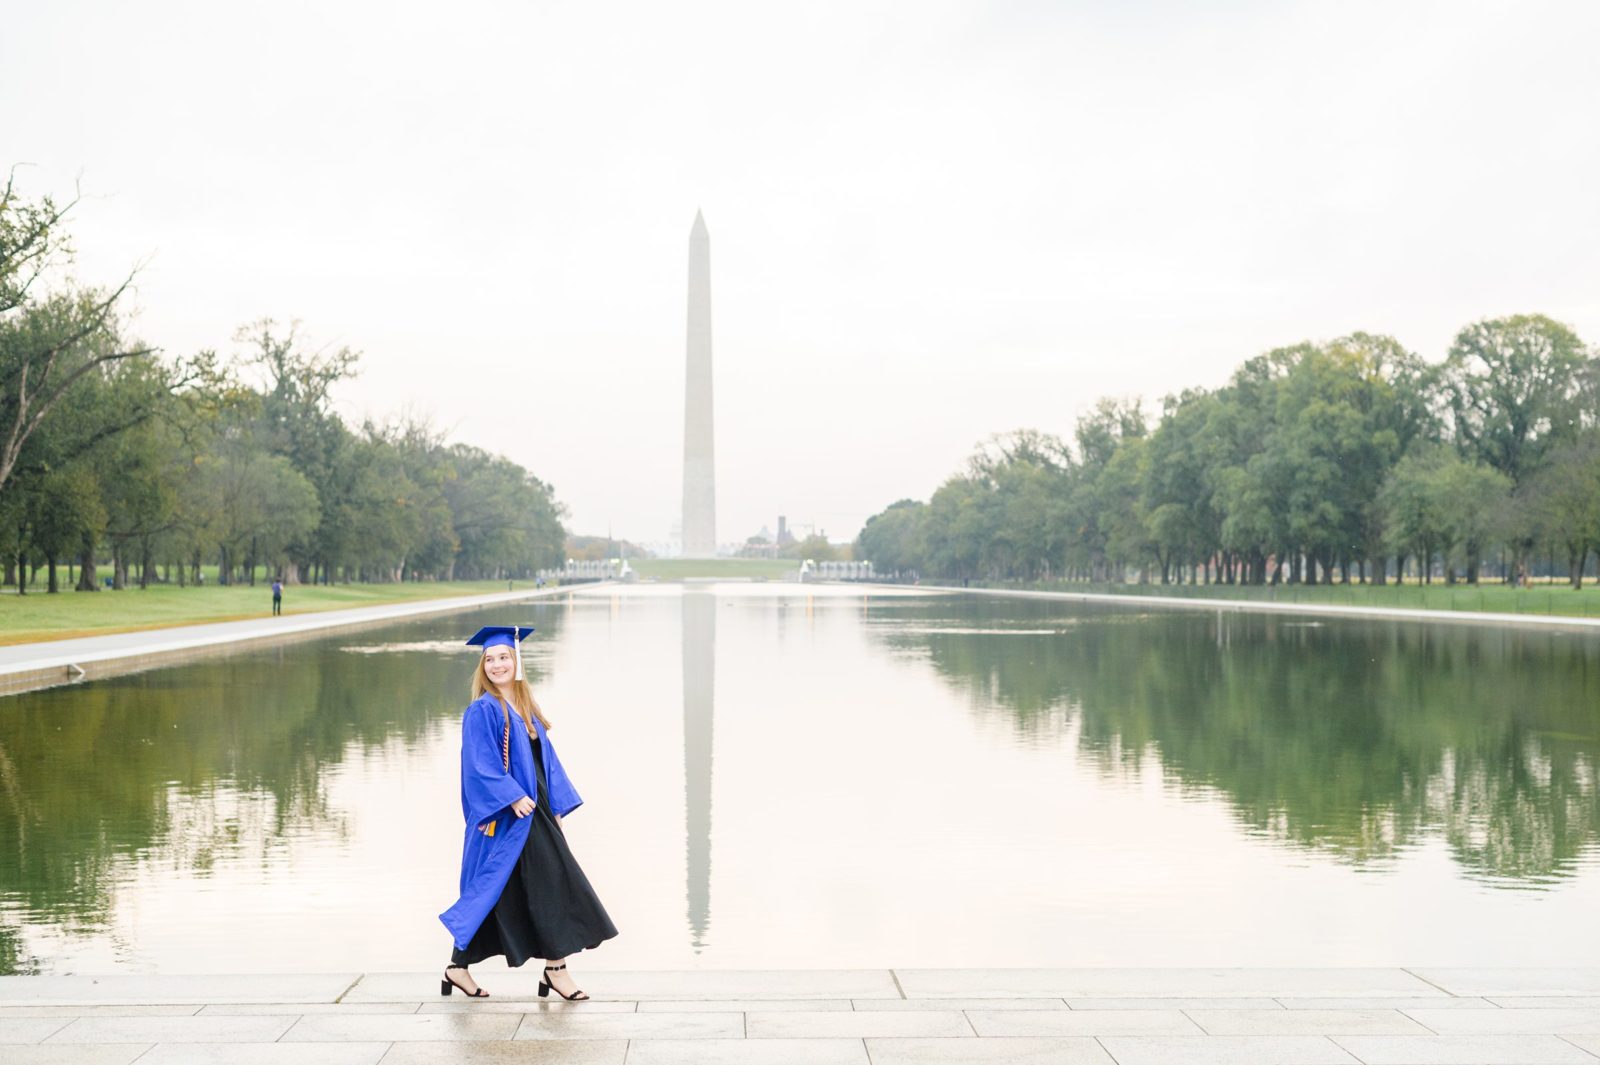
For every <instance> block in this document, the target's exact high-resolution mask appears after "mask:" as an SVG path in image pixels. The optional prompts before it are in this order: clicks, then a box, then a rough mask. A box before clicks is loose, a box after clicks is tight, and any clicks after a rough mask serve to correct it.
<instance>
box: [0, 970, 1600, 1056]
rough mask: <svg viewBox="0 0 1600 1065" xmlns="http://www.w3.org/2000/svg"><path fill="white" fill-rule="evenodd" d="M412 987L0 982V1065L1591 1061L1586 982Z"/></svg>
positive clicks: (664, 978)
mask: <svg viewBox="0 0 1600 1065" xmlns="http://www.w3.org/2000/svg"><path fill="white" fill-rule="evenodd" d="M482 977H483V982H484V984H485V985H486V986H487V987H489V988H491V989H492V990H493V991H494V993H495V994H494V997H492V998H489V999H486V1000H479V1001H473V1000H468V999H465V998H463V997H461V996H459V995H453V996H451V997H448V998H444V997H440V996H439V994H438V993H437V988H438V983H439V981H438V976H437V974H435V973H431V972H418V973H363V974H356V973H324V974H317V975H217V976H198V975H197V976H185V975H164V976H139V975H114V976H49V975H46V976H8V977H0V1060H4V1061H5V1062H6V1063H7V1065H43V1063H71V1065H131V1063H133V1062H135V1061H137V1062H138V1063H139V1065H180V1063H191V1062H196V1063H198V1062H228V1063H230V1065H273V1063H277V1062H283V1063H292V1065H371V1063H380V1062H381V1063H383V1065H396V1063H402V1062H417V1063H424V1062H425V1063H449V1062H551V1063H554V1062H562V1063H565V1065H947V1063H966V1062H1008V1063H1012V1062H1015V1063H1038V1065H1044V1063H1060V1065H1080V1063H1081V1065H1095V1063H1103V1065H1323V1063H1327V1065H1334V1063H1349V1065H1357V1063H1359V1065H1544V1063H1550V1065H1557V1063H1572V1065H1580V1063H1584V1062H1590V1063H1592V1062H1595V1061H1600V968H1585V969H1426V968H1416V969H1403V968H1392V969H1391V968H1349V969H1333V968H1330V969H1311V968H1305V969H1201V968H1195V969H892V970H891V969H875V970H839V971H827V970H789V971H745V972H739V971H720V972H718V971H690V972H664V971H663V972H604V971H599V970H596V971H591V972H587V973H584V974H582V980H583V983H584V985H585V987H586V989H587V990H589V992H590V993H591V994H592V995H593V996H594V999H593V1000H592V1001H589V1002H583V1003H567V1002H558V1001H550V1000H541V999H539V998H537V997H536V996H535V994H534V992H535V984H536V981H537V978H538V974H537V972H536V971H535V970H534V969H532V968H531V967H530V968H529V969H527V970H524V971H517V972H490V971H488V970H485V972H484V973H483V974H482Z"/></svg>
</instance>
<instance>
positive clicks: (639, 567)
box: [628, 558, 800, 581]
mask: <svg viewBox="0 0 1600 1065" xmlns="http://www.w3.org/2000/svg"><path fill="white" fill-rule="evenodd" d="M628 565H630V566H632V567H633V569H634V572H635V573H637V574H639V576H640V577H643V578H645V579H646V580H649V579H650V578H654V579H656V580H660V581H681V580H683V579H685V578H687V577H708V578H722V579H725V580H747V579H750V578H752V577H765V578H767V579H768V580H779V579H781V578H782V577H783V576H784V575H785V574H789V573H794V572H796V571H798V570H799V569H800V563H799V562H797V561H796V560H794V559H792V558H630V559H628Z"/></svg>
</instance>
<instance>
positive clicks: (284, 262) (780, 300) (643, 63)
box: [0, 0, 1600, 541]
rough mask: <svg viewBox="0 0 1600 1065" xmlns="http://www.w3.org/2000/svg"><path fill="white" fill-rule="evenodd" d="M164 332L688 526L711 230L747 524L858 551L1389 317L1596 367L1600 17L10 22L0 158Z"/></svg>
mask: <svg viewBox="0 0 1600 1065" xmlns="http://www.w3.org/2000/svg"><path fill="white" fill-rule="evenodd" d="M9 162H26V163H30V164H33V165H32V166H30V167H28V168H27V169H25V170H23V171H21V173H20V179H21V181H22V183H23V186H24V190H25V191H26V192H29V193H35V194H36V193H39V192H44V191H53V192H57V193H60V192H63V191H70V188H71V186H72V182H73V181H74V179H75V178H76V177H77V176H78V175H79V174H81V175H82V182H83V187H84V189H85V191H86V192H87V193H88V194H90V196H91V197H92V198H90V199H89V200H87V201H86V202H84V203H83V204H82V205H81V206H80V207H79V208H78V209H77V211H76V212H75V213H74V224H73V229H74V233H75V235H76V239H77V242H78V244H79V245H80V248H81V254H80V257H79V265H78V273H79V276H80V277H81V278H82V279H84V280H87V281H92V282H99V283H108V282H112V281H114V280H117V279H119V278H120V276H121V274H122V273H123V272H125V271H126V269H127V268H128V267H130V266H131V265H132V264H134V263H136V262H139V261H144V260H149V265H148V267H147V268H146V269H145V271H144V272H143V274H142V275H141V280H140V282H139V291H138V295H137V302H138V305H139V307H140V308H141V313H140V316H139V319H138V322H137V326H138V331H139V332H140V333H141V335H143V336H144V337H145V339H147V340H149V341H152V342H154V343H156V344H159V345H161V346H162V347H163V348H164V349H166V350H167V351H168V352H171V353H185V352H190V351H193V350H196V349H199V348H202V347H215V348H220V349H224V350H226V349H228V348H229V347H230V345H231V340H230V338H231V336H232V334H233V331H234V330H235V328H236V327H237V326H239V325H240V324H242V323H244V322H248V321H250V320H253V319H256V318H259V317H262V316H272V317H275V318H278V319H280V320H288V319H293V318H298V319H301V320H302V321H303V323H304V329H305V331H306V333H307V334H308V335H309V336H310V337H311V338H313V339H314V340H315V341H316V342H318V343H330V344H348V345H350V346H352V347H355V348H358V349H360V350H361V351H363V352H364V353H365V355H364V359H363V362H362V367H363V371H362V374H361V377H360V379H359V380H358V381H357V382H356V383H354V384H352V385H351V386H349V387H346V388H345V389H344V390H343V391H342V393H341V394H340V397H339V399H340V405H341V409H342V411H343V412H344V413H345V414H346V415H347V416H349V417H351V418H353V419H357V420H359V419H360V418H361V417H363V416H367V415H371V416H375V417H383V416H385V415H390V414H394V413H397V412H399V411H401V410H403V409H409V410H411V411H414V412H419V413H423V414H426V415H429V416H431V417H432V418H433V419H434V420H435V421H436V422H437V423H438V424H439V425H440V426H441V427H444V428H447V429H449V430H450V432H451V435H452V436H453V437H454V438H455V439H460V440H464V441H467V442H470V443H473V444H477V445H480V446H482V447H486V448H489V449H492V450H495V451H499V452H502V453H504V454H507V455H509V456H511V457H512V458H514V459H516V460H517V461H519V462H521V463H523V464H524V465H526V466H528V467H529V468H530V469H532V470H533V471H534V472H535V473H537V474H539V475H540V476H541V477H543V478H545V479H546V480H548V481H550V482H551V483H552V484H554V485H555V488H556V492H557V494H558V496H559V498H560V499H561V500H562V501H563V502H565V503H566V504H567V505H568V506H569V507H570V508H571V520H570V523H569V524H570V525H571V527H572V528H574V530H575V531H579V532H599V533H603V532H604V531H605V529H606V527H607V525H608V524H609V525H610V526H611V527H612V528H613V529H614V530H615V532H616V534H617V535H619V536H624V535H625V536H629V537H632V538H635V539H639V540H646V541H650V540H660V539H663V538H664V537H665V536H666V533H667V530H668V528H669V526H670V525H671V524H672V523H673V522H674V521H675V520H676V518H677V512H678V505H679V492H680V470H681V455H682V431H683V430H682V392H683V357H684V351H683V346H684V303H685V298H684V288H685V275H686V269H687V267H686V263H687V250H688V234H689V227H690V224H691V222H692V221H693V218H694V213H695V210H696V209H697V208H702V209H704V211H705V215H706V221H707V223H708V225H709V227H710V230H711V254H712V285H713V294H712V303H713V314H714V336H715V347H716V356H715V358H716V375H717V377H716V404H717V424H716V434H717V449H718V450H717V470H718V484H717V490H718V502H719V514H718V533H719V537H720V539H722V540H724V541H730V540H735V539H743V538H744V537H745V536H746V535H748V534H750V533H752V532H754V531H755V530H756V529H757V528H758V527H760V526H761V525H763V524H766V525H768V526H773V525H774V524H775V516H776V515H777V514H779V513H784V514H787V515H788V516H789V518H790V521H791V522H793V523H797V524H801V525H806V524H814V525H816V526H818V527H820V528H823V529H826V531H827V532H828V533H829V535H830V536H831V537H832V538H833V539H836V540H838V539H844V538H846V537H848V536H852V535H854V533H855V532H856V530H857V529H858V528H859V525H860V523H861V521H862V520H864V519H865V518H866V517H867V516H868V515H869V514H871V513H873V512H875V511H877V510H878V509H880V508H882V507H883V506H884V505H886V504H888V503H890V502H892V501H893V500H895V499H897V498H900V497H903V496H916V497H919V498H926V497H927V495H928V494H929V493H930V492H931V491H932V490H933V489H934V488H935V487H936V486H937V485H938V483H939V482H940V481H941V480H942V479H943V478H944V477H946V476H947V475H949V474H950V473H951V472H953V471H954V470H955V469H956V467H957V466H958V465H959V464H960V463H961V462H962V460H963V459H964V458H965V457H966V455H967V454H968V453H969V452H970V451H971V449H972V447H973V445H974V444H975V443H977V442H978V441H979V440H980V439H982V438H983V437H985V436H987V435H988V434H990V433H992V432H996V431H1003V430H1008V429H1013V428H1019V427H1024V426H1027V427H1033V428H1039V429H1044V430H1047V431H1052V432H1058V433H1067V432H1070V430H1071V427H1072V424H1073V420H1074V418H1075V416H1076V415H1077V414H1078V413H1080V412H1081V411H1083V410H1085V409H1086V408H1088V407H1089V406H1090V405H1091V404H1092V403H1093V402H1094V400H1095V399H1096V398H1097V397H1099V396H1102V395H1118V396H1130V395H1140V396H1144V397H1145V398H1146V399H1147V400H1148V401H1149V403H1150V406H1151V407H1152V408H1154V407H1155V406H1156V404H1157V402H1158V401H1159V398H1160V397H1161V396H1162V395H1163V394H1165V393H1167V392H1171V391H1175V390H1177V389H1180V388H1183V387H1186V386H1194V385H1200V386H1215V385H1218V384H1220V383H1222V382H1223V381H1224V380H1225V379H1226V377H1227V376H1228V374H1229V373H1230V372H1231V371H1232V370H1233V368H1234V367H1235V366H1237V364H1238V363H1239V362H1240V361H1242V360H1243V359H1245V358H1247V357H1249V356H1251V355H1255V354H1258V353H1260V352H1261V351H1263V350H1266V349H1268V348H1271V347H1275V346H1278V345H1280V344H1287V343H1293V342H1295V341H1298V340H1301V339H1307V338H1310V339H1327V338H1331V337H1335V336H1338V335H1341V334H1343V333H1346V332H1350V331H1352V330H1356V329H1364V330H1368V331H1372V332H1386V333H1392V334H1394V335H1395V336H1397V337H1399V338H1400V339H1401V340H1402V341H1403V342H1404V343H1405V344H1406V345H1407V346H1409V347H1411V348H1412V349H1413V350H1416V351H1418V352H1420V353H1422V354H1423V355H1425V356H1427V357H1429V358H1439V357H1442V355H1443V353H1444V351H1445V349H1446V347H1447V346H1448V344H1449V342H1450V339H1451V337H1452V336H1453V335H1454V333H1455V331H1456V330H1458V329H1459V328H1460V327H1461V326H1462V325H1464V324H1466V323H1467V322H1470V321H1473V320H1476V319H1479V318H1483V317H1489V316H1495V315H1502V314H1508V313H1516V312H1533V311H1538V312H1543V313H1547V314H1550V315H1552V316H1554V317H1556V318H1558V319H1561V320H1563V321H1566V322H1567V323H1569V324H1571V325H1572V326H1574V327H1575V328H1577V329H1578V331H1579V333H1580V335H1582V336H1583V337H1584V338H1585V339H1586V340H1588V341H1590V342H1594V341H1600V191H1597V190H1600V4H1596V3H1592V2H1588V0H1577V2H1569V3H1539V2H1527V0H1522V2H1517V3H1472V2H1461V0H1456V2H1450V3H1403V2H1398V3H1397V2H1394V0H1388V2H1383V3H1366V2H1338V3H1335V2H1323V3H1265V2H1262V3H1252V2H1237V3H1181V2H1171V3H1140V2H1136V0H1135V2H1128V0H1118V2H1112V0H1105V2H1096V3H1088V2H1084V3H1071V2H1061V3H991V4H974V3H937V2H916V3H905V4H897V5H885V4H873V3H863V2H860V0H852V2H849V3H839V4H835V3H816V2H812V3H805V4H794V3H789V4H757V3H751V2H748V0H744V2H734V3H726V4H709V3H707V4H676V3H659V2H656V3H639V4H624V3H605V4H598V3H535V2H526V0H524V2H519V3H505V4H490V3H464V4H457V5H443V4H428V5H422V6H416V5H405V4H397V3H393V2H389V0H385V2H381V3H380V2H371V3H357V2H343V0H341V2H338V3H326V2H320V3H289V2H283V0H276V2H274V3H271V4H264V3H263V4H255V5H233V4H217V3H214V2H208V3H172V2H163V3H157V2H138V3H126V4H117V3H110V2H107V3H100V4H93V3H80V2H59V0H57V2H51V3H27V4H24V3H20V2H8V3H7V4H6V5H5V11H4V17H3V20H0V163H9Z"/></svg>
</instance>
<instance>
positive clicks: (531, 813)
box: [439, 625, 617, 1000]
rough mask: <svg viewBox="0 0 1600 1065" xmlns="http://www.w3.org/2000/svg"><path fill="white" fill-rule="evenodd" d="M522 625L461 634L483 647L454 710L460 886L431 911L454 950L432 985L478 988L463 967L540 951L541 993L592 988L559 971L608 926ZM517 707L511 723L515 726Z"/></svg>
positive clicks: (473, 993)
mask: <svg viewBox="0 0 1600 1065" xmlns="http://www.w3.org/2000/svg"><path fill="white" fill-rule="evenodd" d="M532 633H533V629H532V627H531V626H527V625H520V626H507V625H490V626H486V627H484V628H482V629H479V630H478V632H477V633H475V634H474V635H473V636H472V638H471V639H469V640H468V641H467V643H468V645H469V646H475V647H482V648H483V656H482V657H481V658H479V659H478V668H477V671H476V673H475V674H474V675H473V678H472V696H473V701H472V703H471V704H469V705H468V706H467V709H466V713H465V714H464V715H463V717H462V721H461V810H462V814H463V815H464V816H465V818H466V822H467V824H466V835H465V843H464V844H463V846H462V852H461V896H460V898H458V899H457V900H456V902H455V904H454V905H453V906H451V907H450V908H449V909H448V910H446V911H445V912H444V913H442V914H440V916H439V919H440V920H441V921H443V922H444V924H445V927H446V928H448V929H449V930H450V934H451V936H452V937H453V939H454V943H455V950H454V952H453V953H452V954H451V956H450V965H449V966H448V967H447V968H446V969H445V972H444V979H443V980H442V981H441V982H440V985H439V991H440V994H443V995H448V994H450V993H451V992H452V991H455V990H460V991H462V992H463V993H465V994H466V995H468V996H469V997H472V998H487V997H488V994H489V993H488V992H487V991H485V990H483V989H482V988H480V987H479V986H478V985H477V983H476V982H475V981H474V980H473V979H472V977H471V976H469V975H468V974H467V966H469V965H471V964H472V963H474V962H478V961H482V960H484V959H485V958H491V957H496V956H500V955H504V957H505V959H506V964H508V965H511V966H513V967H515V966H519V965H521V964H522V963H523V962H525V961H527V960H528V959H529V958H533V957H541V958H544V959H546V962H545V969H544V975H543V978H542V979H541V980H540V981H539V997H540V998H544V997H546V996H547V995H549V993H550V992H551V991H552V990H554V991H555V993H556V994H558V995H560V996H561V997H562V998H564V999H569V1000H579V999H586V998H588V997H589V996H588V995H586V994H584V993H583V992H582V991H580V990H578V988H577V985H576V984H574V983H573V980H572V977H571V976H570V975H569V974H568V973H567V971H566V969H567V966H566V956H567V955H568V954H571V953H575V952H577V951H579V950H584V949H586V948H592V947H597V946H599V945H600V944H601V943H602V942H604V941H605V940H607V939H610V938H612V937H613V936H615V935H616V934H617V929H616V927H615V926H614V925H613V924H612V923H611V918H610V917H609V916H608V915H607V914H606V910H605V907H604V906H602V905H601V904H600V899H599V898H598V897H597V896H596V895H595V893H594V889H593V888H592V887H590V886H589V879H588V877H586V876H584V873H583V870H582V869H581V868H579V866H578V863H577V860H576V859H575V858H573V856H572V852H571V850H569V849H568V847H567V842H566V838H565V836H564V835H563V833H562V831H561V818H562V817H564V816H565V815H567V814H569V813H571V812H572V811H573V810H575V809H577V808H578V807H579V806H580V805H582V803H583V800H582V799H581V798H580V797H579V796H578V792H577V789H575V788H574V787H573V786H572V782H571V781H570V780H568V779H567V774H566V771H565V770H564V769H563V768H562V765H561V759H560V758H558V757H556V752H555V748H554V747H552V746H551V745H550V739H549V735H548V729H549V728H550V722H549V721H547V720H546V719H545V716H544V713H543V712H542V711H541V710H540V709H539V704H538V702H536V701H535V700H534V698H533V690H532V688H530V687H529V686H528V682H527V680H526V678H525V677H524V676H523V672H522V637H523V635H525V634H527V635H531V634H532ZM513 708H515V710H516V712H517V716H518V718H519V719H520V726H521V727H518V728H513V727H512V723H511V711H512V709H513Z"/></svg>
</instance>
